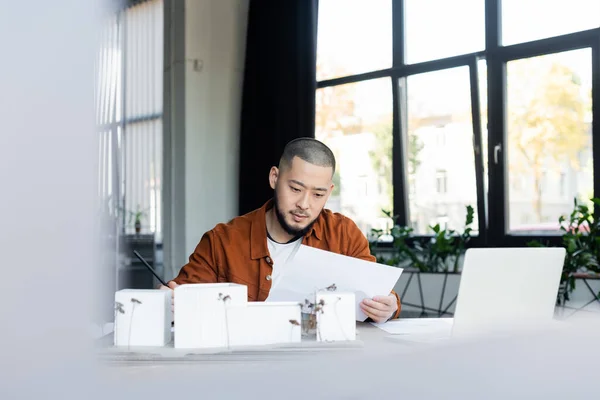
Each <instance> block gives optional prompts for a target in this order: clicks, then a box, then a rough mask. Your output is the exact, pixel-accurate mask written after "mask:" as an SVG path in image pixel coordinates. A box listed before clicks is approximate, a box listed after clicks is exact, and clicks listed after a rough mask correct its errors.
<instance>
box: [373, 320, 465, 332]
mask: <svg viewBox="0 0 600 400" xmlns="http://www.w3.org/2000/svg"><path fill="white" fill-rule="evenodd" d="M453 322H454V318H406V319H395V320H392V321H388V322H385V323H383V324H376V323H373V325H375V326H376V327H378V328H379V329H382V330H384V331H386V332H387V333H390V334H392V335H430V334H432V335H448V336H450V333H451V331H452V324H453Z"/></svg>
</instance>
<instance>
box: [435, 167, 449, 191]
mask: <svg viewBox="0 0 600 400" xmlns="http://www.w3.org/2000/svg"><path fill="white" fill-rule="evenodd" d="M435 190H436V192H437V193H438V194H446V193H447V192H448V174H447V172H446V171H445V170H443V169H438V170H437V171H436V172H435Z"/></svg>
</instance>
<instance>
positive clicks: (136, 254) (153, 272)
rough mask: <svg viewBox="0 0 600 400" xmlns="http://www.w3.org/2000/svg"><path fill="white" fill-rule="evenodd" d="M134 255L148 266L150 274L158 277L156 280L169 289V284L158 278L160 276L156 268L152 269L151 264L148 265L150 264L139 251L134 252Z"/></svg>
mask: <svg viewBox="0 0 600 400" xmlns="http://www.w3.org/2000/svg"><path fill="white" fill-rule="evenodd" d="M133 254H135V256H136V257H137V258H139V259H140V261H141V262H143V263H144V265H145V266H146V268H148V269H149V270H150V272H152V274H153V275H154V276H155V277H156V279H158V280H159V281H160V283H162V284H163V285H164V286H166V287H169V285H167V283H166V282H165V281H164V280H163V279H162V278H161V277H160V276H158V274H157V273H156V271H155V270H154V268H152V267H151V266H150V264H148V262H147V261H146V260H144V258H143V257H142V256H141V255H140V253H138V252H137V250H134V251H133Z"/></svg>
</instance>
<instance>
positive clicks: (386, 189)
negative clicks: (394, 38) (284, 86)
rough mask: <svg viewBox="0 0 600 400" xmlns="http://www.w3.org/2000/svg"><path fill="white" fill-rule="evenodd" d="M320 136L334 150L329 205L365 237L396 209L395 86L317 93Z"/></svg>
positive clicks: (381, 82) (382, 82) (379, 83)
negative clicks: (394, 167)
mask: <svg viewBox="0 0 600 400" xmlns="http://www.w3.org/2000/svg"><path fill="white" fill-rule="evenodd" d="M316 95H317V98H316V103H317V119H316V132H315V137H316V138H317V139H319V140H321V141H322V142H324V143H325V144H327V145H328V146H329V147H330V148H331V150H332V151H333V152H334V154H335V157H336V161H337V168H336V172H335V175H334V184H335V185H336V187H335V188H334V191H333V193H332V195H331V197H330V198H329V200H328V202H327V205H326V207H327V208H329V209H331V210H333V211H337V212H341V213H342V214H344V215H346V216H348V217H350V218H352V219H353V220H354V222H356V224H357V225H358V226H359V227H360V229H361V230H362V231H363V232H364V233H365V235H366V234H368V233H369V232H370V230H371V229H372V228H375V229H385V228H388V227H389V223H390V221H389V219H387V218H386V217H385V215H384V214H383V213H382V211H381V210H382V209H385V210H389V211H392V209H393V207H392V206H393V200H392V199H393V197H392V196H393V188H392V107H393V105H392V88H391V85H390V80H389V79H388V78H383V79H377V80H371V81H364V82H359V83H352V84H347V85H340V86H333V87H327V88H323V89H319V90H317V94H316Z"/></svg>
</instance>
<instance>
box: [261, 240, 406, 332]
mask: <svg viewBox="0 0 600 400" xmlns="http://www.w3.org/2000/svg"><path fill="white" fill-rule="evenodd" d="M401 273H402V268H398V267H392V266H389V265H383V264H378V263H374V262H370V261H364V260H360V259H358V258H354V257H348V256H343V255H340V254H336V253H333V252H329V251H325V250H320V249H316V248H314V247H309V246H305V245H301V246H300V248H299V249H298V251H297V252H296V254H295V255H294V256H293V257H291V258H290V259H289V260H288V262H287V264H286V265H285V267H284V270H283V271H282V275H281V277H280V279H279V280H278V282H277V284H276V285H275V286H274V287H273V288H272V289H271V292H270V293H269V297H268V298H267V299H266V301H298V302H304V300H305V299H310V298H314V293H315V291H317V290H321V289H325V288H327V287H328V286H331V285H332V284H335V287H336V290H337V291H340V292H354V294H355V295H356V320H357V321H364V320H365V319H367V316H366V315H365V314H364V313H363V312H362V311H361V309H360V307H359V303H360V302H361V301H362V300H363V299H364V298H372V297H373V296H381V295H388V294H389V293H390V292H391V291H392V289H393V288H394V285H395V284H396V282H397V281H398V279H399V278H400V274H401Z"/></svg>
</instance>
